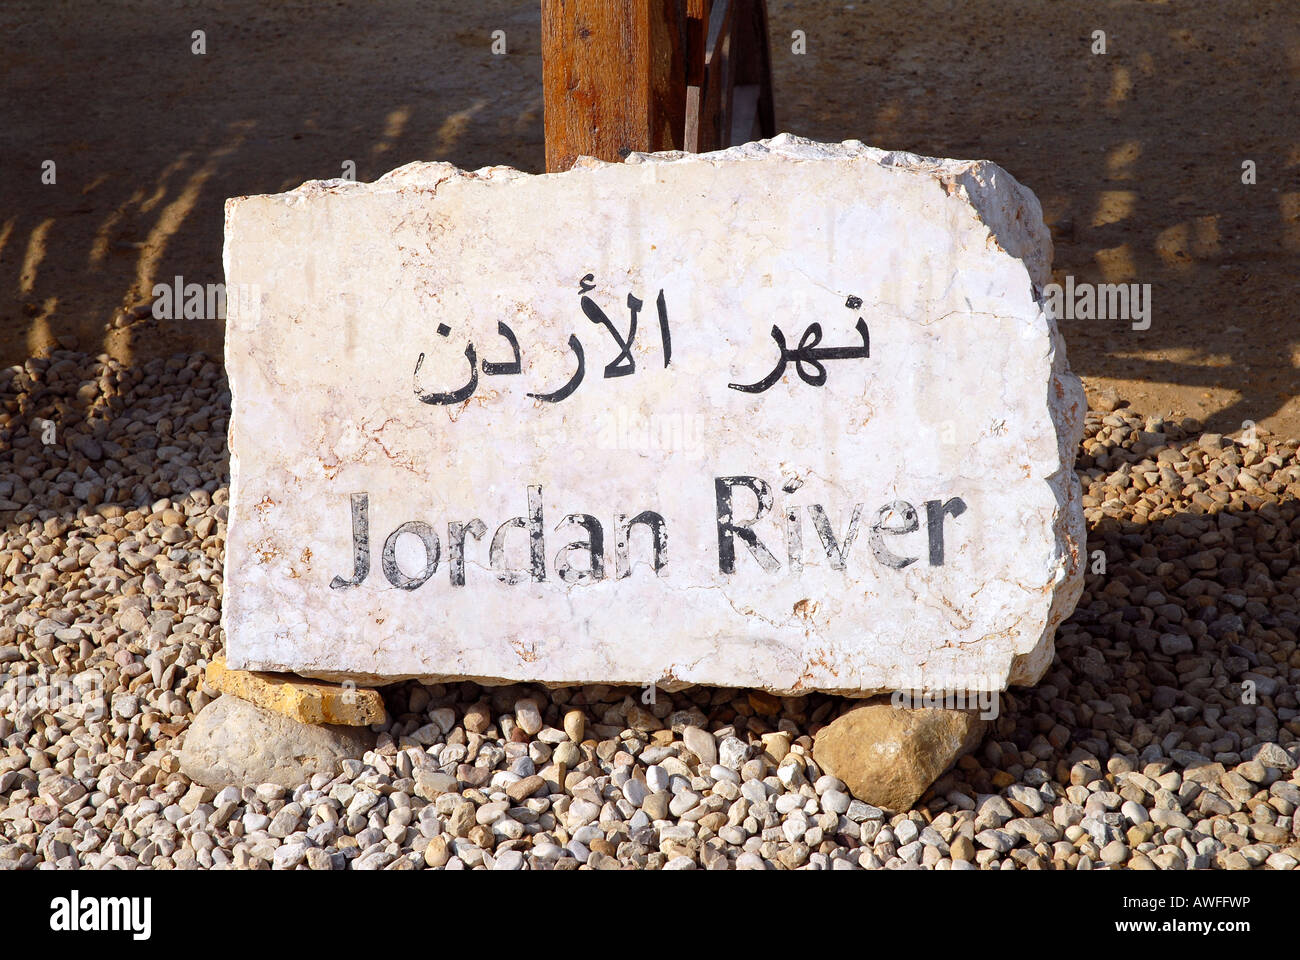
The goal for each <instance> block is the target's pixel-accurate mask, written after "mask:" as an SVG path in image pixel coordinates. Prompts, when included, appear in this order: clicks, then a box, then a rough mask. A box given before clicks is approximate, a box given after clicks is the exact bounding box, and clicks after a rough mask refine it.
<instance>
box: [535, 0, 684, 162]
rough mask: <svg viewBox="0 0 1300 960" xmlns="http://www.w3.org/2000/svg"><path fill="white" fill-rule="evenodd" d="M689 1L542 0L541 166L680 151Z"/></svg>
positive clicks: (682, 144)
mask: <svg viewBox="0 0 1300 960" xmlns="http://www.w3.org/2000/svg"><path fill="white" fill-rule="evenodd" d="M686 3H687V0H542V87H543V103H544V108H545V124H546V169H547V171H548V172H551V173H554V172H558V171H562V170H568V169H569V168H570V167H571V166H573V161H574V160H575V159H576V158H577V157H579V156H581V155H587V156H592V157H598V158H600V159H601V160H608V161H613V162H617V161H620V160H622V159H623V158H624V157H626V156H627V155H628V154H629V153H631V152H633V151H654V150H681V149H683V147H684V140H683V135H684V131H685V127H686V119H685V118H686V42H685V34H686Z"/></svg>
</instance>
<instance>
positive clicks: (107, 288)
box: [0, 0, 1300, 437]
mask: <svg viewBox="0 0 1300 960" xmlns="http://www.w3.org/2000/svg"><path fill="white" fill-rule="evenodd" d="M769 8H770V16H771V21H772V33H773V41H774V42H773V51H772V52H773V62H774V70H775V86H776V100H777V121H778V127H779V128H780V129H782V130H789V131H791V132H793V133H797V134H801V135H804V136H809V137H814V138H817V139H823V140H842V139H848V138H857V139H861V140H863V141H866V142H868V143H871V144H873V145H877V146H882V147H887V148H894V149H906V150H912V151H914V152H918V153H923V154H931V155H936V156H953V157H981V158H988V159H991V160H994V161H996V162H997V163H999V164H1001V165H1002V166H1004V167H1005V168H1006V169H1007V170H1009V171H1010V172H1011V173H1012V174H1014V175H1015V176H1016V177H1017V178H1018V179H1020V180H1022V181H1023V182H1024V183H1026V184H1028V185H1029V186H1031V187H1032V188H1033V189H1034V190H1035V191H1036V192H1037V194H1038V196H1039V198H1040V199H1041V200H1042V203H1043V209H1044V213H1045V216H1046V219H1047V221H1048V223H1049V224H1050V225H1051V227H1052V230H1053V234H1054V236H1055V238H1056V244H1057V246H1056V267H1057V279H1058V280H1059V281H1061V282H1064V278H1065V276H1066V275H1067V274H1070V275H1073V276H1074V277H1075V278H1076V280H1079V281H1094V282H1095V281H1111V282H1136V283H1149V284H1151V289H1152V294H1151V295H1152V303H1153V311H1152V322H1151V325H1150V328H1149V329H1146V330H1141V331H1139V330H1134V329H1132V327H1131V324H1130V323H1128V322H1127V321H1119V320H1107V321H1099V320H1090V321H1085V320H1076V321H1066V322H1065V324H1064V328H1065V332H1066V338H1067V342H1068V346H1069V356H1070V361H1071V363H1072V365H1073V366H1074V368H1075V370H1076V371H1078V372H1079V373H1080V374H1081V375H1082V376H1083V377H1084V379H1085V382H1086V383H1087V384H1088V386H1089V388H1090V389H1092V390H1096V389H1098V388H1104V387H1107V386H1113V387H1115V388H1116V389H1117V390H1118V392H1119V394H1120V396H1122V397H1123V398H1125V399H1127V400H1128V401H1130V403H1131V404H1132V406H1133V407H1134V409H1136V410H1137V411H1139V412H1143V413H1148V414H1159V415H1165V416H1169V415H1171V414H1172V415H1174V416H1193V417H1197V418H1200V419H1202V420H1204V421H1205V422H1206V424H1207V426H1208V427H1209V428H1210V429H1215V430H1220V431H1224V432H1228V431H1235V430H1238V429H1240V428H1241V427H1242V425H1243V422H1244V421H1247V420H1250V421H1255V422H1257V423H1259V424H1260V425H1262V426H1264V427H1266V428H1268V429H1271V430H1273V431H1274V432H1277V433H1281V434H1284V435H1286V436H1291V437H1297V436H1300V398H1298V397H1297V396H1296V394H1297V393H1298V392H1300V391H1298V390H1297V387H1298V386H1300V375H1298V374H1297V369H1298V368H1300V320H1298V319H1297V317H1298V315H1300V307H1297V305H1296V302H1295V295H1296V292H1297V279H1296V278H1297V267H1300V119H1297V115H1296V103H1297V102H1298V101H1300V87H1298V81H1300V5H1297V4H1295V3H1294V2H1291V0H1279V2H1265V0H1252V2H1243V0H1233V2H1229V0H1200V2H1177V0H1164V2H1161V0H1148V2H1140V0H1109V2H1092V0H1088V2H1075V0H1056V2H1051V3H1048V2H1045V0H998V2H991V3H990V2H956V0H906V2H904V0H877V2H870V3H865V2H862V3H830V2H826V0H800V2H773V3H770V4H769ZM195 30H203V31H204V32H205V37H206V45H207V52H206V53H205V54H204V55H196V54H194V53H192V52H191V46H192V43H193V40H192V33H193V31H195ZM494 30H504V31H505V32H506V37H507V45H508V51H509V52H508V53H507V54H506V55H505V56H493V55H492V54H491V52H490V43H491V39H490V37H491V33H492V31H494ZM795 30H802V31H804V33H805V35H806V43H807V52H806V53H805V54H803V55H796V54H795V53H793V52H792V49H791V40H790V38H791V34H792V32H793V31H795ZM1095 30H1104V31H1105V32H1106V40H1107V53H1106V54H1104V55H1097V54H1094V53H1093V52H1092V51H1091V46H1092V44H1093V37H1092V35H1093V31H1095ZM539 41H540V38H539V16H538V5H537V3H535V2H514V3H511V2H502V0H479V2H475V3H472V4H466V3H452V2H431V0H419V2H405V0H394V2H337V3H333V4H329V5H325V4H321V3H315V2H312V3H307V2H281V3H276V4H274V5H270V6H268V5H266V4H264V3H261V2H252V0H223V2H221V3H217V4H197V3H185V2H173V0H168V2H158V0H135V2H131V0H127V2H120V3H115V4H113V5H112V7H111V9H110V8H108V6H107V5H104V4H93V5H92V4H85V3H52V2H50V0H11V2H9V3H6V4H5V5H4V6H3V8H0V53H2V54H3V56H0V102H3V103H4V114H3V115H4V119H5V123H4V124H2V125H0V167H2V169H3V176H0V363H3V364H11V363H15V362H20V361H22V360H23V359H25V358H26V357H28V356H32V355H34V354H37V353H39V352H40V351H42V350H44V349H48V348H49V347H50V346H51V345H53V344H55V343H58V342H62V343H63V344H64V345H67V346H73V345H75V346H76V347H77V348H79V349H82V350H88V351H91V352H99V351H101V350H102V351H104V352H108V353H110V354H112V355H114V356H115V357H117V358H119V359H123V360H128V361H132V360H138V359H140V358H143V357H149V356H158V355H165V354H171V353H175V352H178V351H190V350H194V349H205V350H209V351H213V352H216V351H219V350H220V348H221V338H222V332H221V326H220V322H218V321H195V320H191V321H176V322H171V321H162V322H157V321H153V320H151V319H143V320H141V319H136V320H130V321H129V322H128V321H127V320H126V319H120V320H117V321H116V322H117V323H121V324H123V325H122V326H120V327H115V326H114V323H115V318H116V317H119V316H120V315H121V313H122V311H124V310H127V311H129V310H130V309H131V308H132V307H136V306H138V305H140V304H141V303H142V302H143V301H144V299H145V298H146V297H147V295H148V293H149V291H150V290H151V288H152V286H153V284H154V283H155V282H159V281H168V280H170V279H171V278H172V277H174V276H176V275H181V276H183V277H184V278H185V279H186V280H187V281H197V282H200V283H206V282H217V281H220V280H221V279H222V266H221V230H222V216H221V213H222V201H223V200H224V198H226V197H228V196H233V195H239V194H251V193H267V192H275V191H280V190H284V189H289V188H292V187H295V186H297V185H298V184H299V183H301V182H302V181H304V180H308V179H317V178H327V177H333V176H338V175H340V174H341V173H342V170H343V164H344V162H345V161H349V160H350V161H353V162H354V163H355V165H356V175H357V178H358V179H361V180H371V179H374V178H376V177H378V176H380V175H381V174H383V173H384V172H386V171H388V170H390V169H391V168H393V167H395V166H399V165H400V164H403V163H407V162H409V161H412V160H433V159H439V160H449V161H452V162H454V163H456V164H458V165H460V166H463V167H478V166H483V165H490V164H508V165H512V166H516V167H519V168H521V169H525V170H530V171H537V170H539V169H540V168H541V166H542V161H543V148H542V104H541V60H540V55H539V46H540V42H539ZM46 160H53V161H54V162H55V164H56V174H57V179H56V182H55V183H53V184H46V183H42V176H41V175H42V164H43V163H44V161H46ZM1244 160H1253V161H1254V162H1255V164H1256V165H1257V180H1258V182H1257V183H1255V184H1253V185H1247V184H1243V183H1242V178H1241V171H1242V162H1243V161H1244Z"/></svg>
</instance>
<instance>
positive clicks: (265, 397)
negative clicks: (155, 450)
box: [224, 136, 1085, 694]
mask: <svg viewBox="0 0 1300 960" xmlns="http://www.w3.org/2000/svg"><path fill="white" fill-rule="evenodd" d="M1050 260H1051V242H1050V239H1049V237H1048V233H1047V230H1046V228H1045V227H1044V225H1043V222H1042V216H1041V212H1040V208H1039V205H1038V202H1037V200H1036V199H1035V198H1034V196H1033V194H1032V193H1030V191H1028V190H1027V189H1025V188H1024V187H1022V186H1021V185H1020V184H1019V183H1017V182H1016V181H1015V180H1014V179H1013V178H1011V177H1010V176H1009V175H1008V174H1007V173H1006V172H1005V171H1003V170H1001V169H1000V168H999V167H997V166H995V165H992V164H989V163H986V162H963V161H953V160H930V159H925V158H920V157H916V156H912V155H909V154H899V153H885V152H882V151H879V150H874V149H872V148H869V147H866V146H863V145H862V144H860V143H857V142H855V141H850V142H848V143H844V144H834V145H827V144H817V143H811V142H808V141H804V140H800V139H797V138H793V137H789V136H781V137H778V138H775V139H773V140H770V141H765V142H761V143H754V144H748V145H746V146H744V147H736V148H731V149H729V150H725V151H721V152H718V153H712V154H703V155H697V156H693V155H685V154H676V153H673V154H658V155H648V156H643V155H633V156H632V157H630V158H629V159H628V162H626V163H622V164H605V163H599V162H595V161H591V162H583V163H580V164H579V166H577V167H576V168H575V169H574V170H572V171H569V172H567V173H563V174H556V175H545V176H529V175H526V174H522V173H519V172H517V171H514V170H510V169H506V168H499V167H497V168H486V169H483V170H479V171H475V172H472V173H471V172H463V171H460V170H457V169H456V168H454V167H452V166H450V165H447V164H438V163H422V164H411V165H409V166H406V167H402V168H400V169H398V170H395V171H393V172H392V173H390V174H388V175H387V176H385V177H383V178H381V179H380V180H378V181H377V182H375V183H372V184H358V183H351V182H347V181H326V182H313V183H308V184H304V185H303V186H302V187H300V188H299V189H297V190H294V191H292V192H290V193H285V194H280V195H276V196H257V197H240V198H236V199H233V200H230V201H228V203H227V208H226V247H225V263H226V274H227V285H228V287H229V286H236V287H237V288H238V289H241V290H252V291H254V292H255V296H252V297H248V296H241V297H240V298H238V300H236V301H233V306H232V307H231V309H230V311H229V318H228V321H227V341H226V360H227V369H228V371H229V375H230V380H231V390H232V395H233V415H232V422H231V430H230V439H231V451H232V499H231V514H230V525H229V537H228V543H227V551H228V552H227V560H226V571H227V576H226V583H225V591H226V592H225V600H224V625H225V631H226V637H227V649H228V655H229V662H230V666H231V667H237V668H246V669H259V670H289V671H295V672H298V673H302V674H307V675H312V676H320V677H324V678H327V679H338V678H341V677H355V678H365V679H370V680H375V679H393V678H401V677H421V678H452V677H457V678H472V679H481V680H489V681H493V680H501V681H509V680H529V681H543V682H550V683H577V682H619V683H636V684H650V683H662V684H683V683H708V684H716V685H722V686H736V687H754V688H762V689H766V690H770V691H774V692H795V691H807V690H812V689H819V690H832V691H840V692H844V693H850V694H868V693H873V692H878V691H884V690H893V689H901V688H918V689H919V688H923V687H924V688H929V689H971V688H973V687H975V686H979V685H981V684H982V685H992V686H993V688H995V689H998V688H1001V687H1003V686H1005V685H1006V684H1007V683H1029V682H1033V681H1035V680H1036V679H1037V678H1038V677H1039V676H1040V675H1041V674H1042V672H1043V671H1044V670H1045V669H1046V667H1047V665H1048V663H1049V661H1050V659H1051V652H1052V648H1051V638H1052V634H1053V631H1054V629H1055V627H1056V625H1057V624H1058V623H1059V622H1060V621H1061V620H1062V619H1063V618H1064V617H1065V616H1067V615H1068V613H1069V612H1070V610H1071V609H1072V608H1073V605H1074V603H1075V602H1076V600H1077V598H1078V594H1079V592H1080V589H1081V586H1082V566H1081V563H1082V559H1083V517H1082V509H1081V506H1080V495H1079V489H1078V485H1077V481H1076V479H1075V475H1074V472H1073V469H1072V467H1073V460H1074V451H1075V449H1076V446H1077V444H1078V441H1079V437H1080V433H1081V430H1082V423H1083V414H1084V409H1085V404H1084V397H1083V391H1082V389H1081V387H1080V385H1079V382H1078V380H1077V378H1076V377H1074V376H1073V375H1072V374H1071V373H1070V372H1069V368H1068V366H1067V364H1066V360H1065V356H1064V350H1063V344H1062V341H1061V339H1060V336H1059V334H1058V333H1057V330H1056V326H1055V323H1054V322H1053V320H1052V318H1051V317H1050V316H1049V315H1048V313H1046V312H1045V307H1044V305H1043V304H1044V301H1043V297H1042V288H1043V286H1044V285H1045V284H1046V283H1047V282H1049V279H1050V277H1049V268H1050Z"/></svg>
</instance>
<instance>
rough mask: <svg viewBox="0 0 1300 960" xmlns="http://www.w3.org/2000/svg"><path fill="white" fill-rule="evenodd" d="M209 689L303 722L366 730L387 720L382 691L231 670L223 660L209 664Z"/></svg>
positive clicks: (276, 674) (217, 659)
mask: <svg viewBox="0 0 1300 960" xmlns="http://www.w3.org/2000/svg"><path fill="white" fill-rule="evenodd" d="M207 682H208V686H210V687H213V688H214V689H216V690H219V691H220V692H222V693H226V694H229V695H230V696H232V697H238V698H239V699H241V700H247V701H248V702H249V703H253V704H256V705H257V706H259V707H263V708H265V709H267V710H274V711H275V712H276V713H282V714H284V715H285V716H286V717H292V718H293V719H294V720H298V721H300V722H302V723H341V724H345V725H347V726H350V727H364V726H366V725H368V724H371V723H379V722H380V721H382V720H383V719H384V701H383V698H382V697H380V696H379V691H377V690H368V689H364V688H359V687H356V688H354V687H345V686H343V685H341V684H337V683H323V682H321V681H317V680H304V679H302V678H301V677H297V676H294V675H293V674H289V673H254V672H250V671H248V670H231V669H230V668H229V667H227V666H226V660H225V658H224V657H216V658H214V659H213V660H212V662H211V663H209V664H208V670H207Z"/></svg>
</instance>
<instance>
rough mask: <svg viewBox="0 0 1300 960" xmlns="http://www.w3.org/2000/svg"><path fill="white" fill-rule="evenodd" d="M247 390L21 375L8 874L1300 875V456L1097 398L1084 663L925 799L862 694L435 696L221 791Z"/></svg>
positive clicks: (1273, 441) (10, 462)
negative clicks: (332, 754)
mask: <svg viewBox="0 0 1300 960" xmlns="http://www.w3.org/2000/svg"><path fill="white" fill-rule="evenodd" d="M229 402H230V398H229V393H228V391H227V388H226V384H225V380H224V378H223V375H222V371H221V366H220V364H219V363H218V362H216V361H213V360H210V359H208V358H206V357H203V356H194V357H179V358H173V359H171V360H168V361H166V362H161V361H155V362H150V363H148V364H146V365H145V366H143V367H139V368H123V367H121V366H119V365H118V364H117V363H116V362H114V361H109V360H108V359H107V358H106V357H100V358H95V357H88V356H85V355H80V354H74V353H68V352H55V353H54V354H53V355H52V358H51V359H49V360H31V361H28V362H27V364H26V365H25V366H23V367H12V368H8V369H7V370H3V371H0V524H2V526H3V530H2V531H0V679H2V680H3V686H2V687H0V741H2V742H3V745H4V746H3V749H0V868H8V869H15V868H16V869H24V868H31V867H43V868H52V867H65V868H70V867H78V866H82V867H95V868H101V867H121V868H135V867H154V868H188V867H196V866H202V867H249V868H279V869H284V868H292V867H299V868H310V869H344V868H350V869H354V870H355V869H418V868H422V867H425V866H426V865H429V866H435V867H445V868H447V869H469V868H480V867H488V868H492V869H521V868H531V869H577V868H595V869H611V868H619V867H626V866H638V867H649V868H663V869H696V868H708V869H732V868H735V869H774V868H776V869H781V868H811V869H855V868H861V867H887V868H888V867H893V868H916V867H926V868H935V869H972V868H975V869H1019V868H1028V869H1113V868H1128V869H1184V868H1189V867H1195V868H1224V869H1250V868H1271V869H1283V870H1290V869H1294V868H1295V867H1296V865H1297V862H1298V861H1300V840H1298V839H1297V828H1296V822H1297V821H1296V818H1295V813H1296V807H1297V805H1300V773H1298V772H1297V769H1296V764H1297V761H1298V760H1300V740H1298V739H1297V738H1298V736H1300V719H1297V710H1296V683H1297V679H1298V678H1300V650H1297V646H1296V636H1297V631H1298V630H1300V605H1298V603H1297V598H1300V560H1298V558H1297V546H1296V545H1297V542H1300V509H1298V508H1297V503H1298V502H1300V501H1297V499H1296V498H1297V494H1300V463H1298V462H1297V460H1296V448H1297V444H1296V442H1294V441H1282V440H1279V439H1278V438H1275V437H1271V436H1266V435H1262V434H1261V435H1260V436H1259V437H1257V438H1240V439H1237V440H1233V439H1230V438H1227V437H1221V436H1215V435H1204V434H1201V433H1200V427H1199V425H1198V424H1196V423H1194V422H1191V421H1183V422H1181V423H1178V424H1174V423H1164V422H1161V421H1159V420H1150V419H1148V420H1145V421H1144V420H1142V419H1138V418H1131V417H1126V416H1125V414H1124V411H1123V410H1122V409H1121V410H1119V411H1117V412H1112V413H1098V412H1091V413H1090V414H1089V417H1088V430H1087V437H1086V438H1085V440H1084V442H1083V451H1082V453H1081V456H1080V459H1079V465H1078V470H1079V475H1080V477H1081V479H1082V481H1083V484H1084V489H1085V491H1086V496H1085V500H1084V504H1085V511H1086V513H1087V517H1088V526H1089V544H1088V549H1089V551H1090V553H1091V556H1090V568H1091V569H1090V573H1089V575H1088V580H1087V590H1086V592H1085V594H1084V596H1083V598H1082V600H1081V601H1080V604H1079V607H1078V610H1077V611H1076V613H1075V614H1074V616H1073V617H1072V618H1071V620H1070V621H1069V622H1068V623H1067V624H1065V625H1064V626H1063V627H1062V629H1061V631H1060V635H1059V637H1058V640H1057V656H1056V660H1055V662H1054V663H1053V665H1052V668H1051V670H1050V671H1049V672H1048V674H1047V676H1046V677H1044V678H1043V681H1042V683H1041V684H1040V685H1039V686H1038V687H1036V688H1034V689H1031V690H1017V691H1014V692H1012V693H1010V694H1008V695H1006V696H1004V697H1003V699H1002V704H1001V714H1000V716H999V717H998V718H997V719H996V720H995V721H993V723H992V724H991V728H990V732H989V734H988V735H987V736H986V738H985V740H984V742H983V744H982V745H981V747H980V748H979V749H978V750H977V751H976V752H975V753H974V754H972V755H970V756H967V757H963V758H962V759H961V760H960V761H959V762H958V764H957V766H956V767H955V768H954V769H953V770H952V771H950V772H949V773H947V774H945V775H944V776H943V777H942V778H940V780H939V782H938V783H936V784H935V785H934V787H933V788H932V789H931V790H930V792H929V793H927V795H926V796H925V798H923V799H922V801H921V803H920V804H919V805H918V807H917V809H915V810H913V811H911V812H910V813H907V814H904V815H898V816H891V815H889V814H887V813H885V812H882V811H881V810H879V809H876V808H874V807H871V806H869V805H867V804H864V803H861V802H860V801H856V800H853V799H852V798H851V797H850V796H849V795H848V794H847V792H846V791H845V789H844V787H843V785H842V784H841V783H840V782H839V781H838V780H836V779H835V778H833V777H830V776H828V775H825V774H823V772H822V771H821V770H819V769H818V766H817V764H816V763H815V762H814V761H813V759H812V740H811V736H812V734H813V733H815V731H816V730H817V729H818V726H819V724H823V723H825V722H828V721H829V720H830V719H832V718H833V717H834V716H836V715H837V714H838V712H839V711H840V710H841V709H842V708H843V707H844V706H845V701H842V700H840V699H839V698H833V697H827V696H822V695H816V694H814V695H810V696H805V697H782V698H776V697H771V696H768V695H765V694H759V693H753V692H746V691H737V690H727V689H715V688H695V689H691V690H687V691H684V692H682V693H679V694H676V695H668V694H665V693H662V692H661V693H660V694H659V695H658V698H657V702H656V703H654V704H653V705H643V704H642V703H641V702H640V690H639V689H632V688H625V687H624V688H618V687H598V686H591V687H578V688H572V689H564V690H556V691H547V690H544V689H541V688H535V687H529V686H509V687H496V688H482V687H479V686H477V685H475V684H471V683H463V684H434V685H429V686H422V685H419V684H415V683H407V684H403V685H399V686H396V687H392V688H388V689H387V690H385V696H386V700H387V705H388V709H389V715H390V719H389V722H388V723H387V724H386V725H385V726H384V727H383V728H382V729H380V730H379V736H378V743H377V746H376V749H375V750H374V751H372V752H370V753H368V754H367V755H366V756H365V757H364V758H363V760H361V761H348V762H344V763H343V764H341V769H340V770H339V772H338V774H337V776H329V775H326V774H319V775H317V776H316V777H314V778H313V779H312V780H311V781H310V782H309V783H305V784H302V785H300V786H299V787H297V788H296V789H294V790H290V791H286V790H285V789H284V788H282V787H275V786H271V785H263V786H261V787H257V788H256V789H249V788H246V789H237V788H227V789H226V790H222V791H220V792H216V793H214V791H212V790H209V789H207V788H204V787H201V786H198V785H196V784H192V783H191V782H190V781H189V780H188V779H187V778H186V777H185V776H184V774H182V773H181V772H180V770H179V760H178V756H177V753H178V750H179V748H180V745H181V743H182V741H183V738H184V735H185V729H186V727H187V725H188V723H189V721H190V718H191V717H192V716H193V715H194V713H195V712H196V711H197V710H199V709H201V708H202V707H203V706H204V704H205V703H207V702H208V700H209V698H210V696H211V694H212V691H208V690H205V689H204V685H203V680H202V670H203V665H204V663H205V662H206V660H207V659H208V658H209V657H211V656H213V655H214V654H216V653H219V652H220V649H221V646H222V636H221V629H220V626H219V623H218V621H219V608H220V602H221V569H222V547H223V541H224V533H225V521H226V505H225V504H226V495H227V486H226V484H227V472H228V464H227V452H226V449H225V439H224V437H225V428H226V420H227V417H228V413H229ZM1112 404H1113V401H1111V402H1106V403H1105V404H1104V405H1105V406H1108V407H1110V406H1112ZM47 420H48V421H52V422H53V424H54V425H55V431H54V437H53V438H51V437H50V436H49V430H48V428H45V427H44V426H43V424H42V422H41V421H47ZM43 434H44V436H43ZM51 439H52V441H53V442H50V443H46V442H44V441H45V440H51ZM1246 440H1251V441H1252V442H1245V441H1246ZM1098 551H1100V552H1098Z"/></svg>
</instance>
